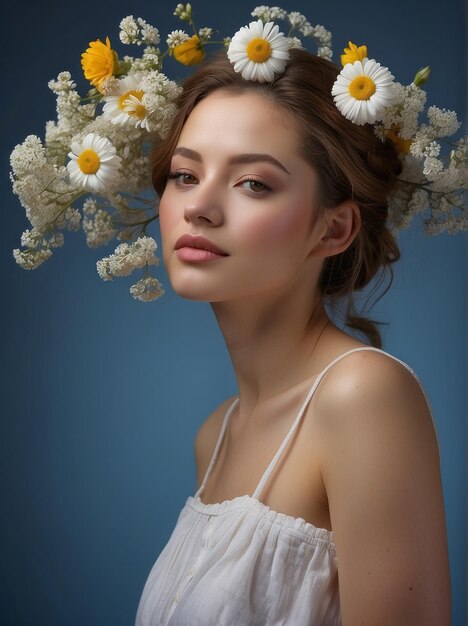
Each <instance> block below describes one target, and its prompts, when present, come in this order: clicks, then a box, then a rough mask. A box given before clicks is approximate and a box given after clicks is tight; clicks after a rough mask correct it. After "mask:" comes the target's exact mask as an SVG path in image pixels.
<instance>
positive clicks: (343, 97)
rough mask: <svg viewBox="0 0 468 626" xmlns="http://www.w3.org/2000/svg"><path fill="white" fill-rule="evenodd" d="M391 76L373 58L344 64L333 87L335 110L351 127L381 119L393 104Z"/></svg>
mask: <svg viewBox="0 0 468 626" xmlns="http://www.w3.org/2000/svg"><path fill="white" fill-rule="evenodd" d="M393 84H394V83H393V75H392V74H391V73H390V71H389V70H388V69H387V68H386V67H383V66H381V65H380V63H377V61H375V60H374V59H368V58H365V59H363V60H362V61H354V63H347V64H346V65H345V66H344V67H343V69H342V70H341V72H340V74H339V76H338V78H337V79H336V81H335V84H334V85H333V88H332V95H333V97H334V100H335V104H336V106H337V108H338V109H339V110H340V111H341V113H342V114H343V115H344V116H345V117H346V118H347V119H348V120H351V121H352V122H353V123H354V124H357V125H358V126H361V125H362V124H366V123H370V124H372V123H373V122H376V121H377V120H381V119H382V116H383V114H384V111H385V109H386V107H388V106H389V105H391V104H392V102H393V98H394V95H393Z"/></svg>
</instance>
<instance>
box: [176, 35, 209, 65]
mask: <svg viewBox="0 0 468 626" xmlns="http://www.w3.org/2000/svg"><path fill="white" fill-rule="evenodd" d="M173 54H174V57H175V59H176V60H177V61H179V63H182V64H183V65H196V64H197V63H200V61H202V60H203V58H204V56H205V50H204V49H203V46H202V45H201V42H200V39H199V37H198V36H197V35H193V37H191V38H190V39H187V41H184V42H183V43H181V44H179V45H178V46H175V48H174V49H173Z"/></svg>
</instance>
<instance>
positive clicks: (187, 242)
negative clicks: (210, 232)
mask: <svg viewBox="0 0 468 626" xmlns="http://www.w3.org/2000/svg"><path fill="white" fill-rule="evenodd" d="M174 247H175V249H176V250H178V249H179V248H185V247H187V248H197V249H200V250H208V251H210V252H215V253H216V254H221V255H224V256H227V252H225V251H224V250H221V249H220V248H218V246H217V245H215V244H214V243H213V242H211V241H210V240H209V239H207V238H206V237H202V236H201V235H190V234H189V233H186V234H185V235H182V237H179V239H178V240H177V241H176V243H175V246H174Z"/></svg>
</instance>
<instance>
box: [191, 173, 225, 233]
mask: <svg viewBox="0 0 468 626" xmlns="http://www.w3.org/2000/svg"><path fill="white" fill-rule="evenodd" d="M184 219H185V221H186V222H192V223H194V224H199V223H203V224H211V225H212V226H219V225H220V224H222V223H223V220H224V213H223V203H222V199H221V197H220V193H219V192H218V191H217V190H216V189H215V188H214V186H213V185H206V186H205V185H203V184H201V183H199V184H198V185H197V189H196V190H195V191H194V193H192V194H190V198H188V199H187V203H186V205H185V210H184Z"/></svg>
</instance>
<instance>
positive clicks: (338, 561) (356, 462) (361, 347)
mask: <svg viewBox="0 0 468 626" xmlns="http://www.w3.org/2000/svg"><path fill="white" fill-rule="evenodd" d="M337 73H338V69H337V68H336V67H335V66H334V65H333V64H331V63H330V62H329V61H325V60H322V59H320V58H318V57H316V56H314V55H312V54H309V53H308V52H305V51H303V50H297V49H295V50H291V58H290V60H289V62H288V64H287V66H286V69H285V71H284V72H282V73H279V74H278V75H277V76H276V77H275V79H274V80H273V81H270V82H264V83H259V82H254V81H249V80H244V79H243V78H242V77H241V75H240V74H239V73H237V72H236V71H234V69H233V67H232V65H231V63H230V62H229V60H228V59H227V58H226V56H225V55H224V54H222V55H221V56H219V57H217V58H215V59H214V60H212V61H210V62H207V63H206V64H205V65H203V66H202V67H200V69H199V70H198V71H197V72H195V73H194V74H193V75H192V76H191V77H190V78H189V79H187V80H186V82H185V84H184V91H183V94H182V96H181V97H180V100H179V108H178V114H177V115H176V117H175V119H174V122H173V125H172V130H171V132H170V134H169V136H168V138H167V140H166V141H165V142H164V143H163V144H162V145H160V146H158V147H157V148H156V150H155V152H154V159H153V166H154V177H153V182H154V186H155V189H156V191H157V192H158V194H159V195H160V198H161V202H160V207H159V215H160V222H161V234H162V243H163V257H164V262H165V265H166V267H167V270H168V274H169V277H170V280H171V283H172V286H173V288H174V290H175V291H176V292H177V293H178V294H180V295H181V296H182V297H185V298H189V299H194V300H203V301H208V302H210V303H211V305H212V307H213V311H214V313H215V315H216V318H217V321H218V323H219V325H220V328H221V331H222V333H223V335H224V337H225V340H226V344H227V347H228V350H229V353H230V356H231V358H232V364H233V368H234V371H235V374H236V377H237V381H238V388H239V392H238V395H237V396H236V397H234V398H229V399H228V400H226V402H224V403H223V404H222V405H221V406H220V407H219V408H218V409H217V410H216V411H214V413H213V414H212V415H210V416H209V417H208V418H207V419H206V421H205V422H204V423H203V425H202V426H201V428H200V430H199V432H198V435H197V438H196V442H195V451H196V460H197V468H198V485H199V489H198V491H197V493H196V494H195V495H194V496H190V497H189V498H188V500H187V502H186V505H185V506H184V508H183V510H182V512H181V513H180V516H179V519H178V521H177V525H176V527H175V529H174V531H173V534H172V536H171V538H170V540H169V542H168V544H167V545H166V547H165V549H164V550H163V552H162V553H161V555H160V556H159V558H158V560H157V561H156V563H155V565H154V567H153V569H152V571H151V573H150V575H149V578H148V580H147V582H146V585H145V588H144V590H143V594H142V597H141V600H140V605H139V608H138V613H137V618H136V624H137V626H150V625H151V626H155V625H156V624H171V625H174V626H175V625H177V626H181V625H182V624H184V625H185V624H193V625H203V626H211V625H213V626H214V625H216V626H227V625H232V626H234V625H237V626H247V625H255V626H260V625H262V626H271V625H275V624H284V625H288V626H336V625H338V624H342V625H343V626H358V625H359V626H377V625H378V626H396V625H398V626H448V625H449V622H450V607H449V597H450V590H449V568H448V557H447V543H446V530H445V520H444V507H443V496H442V490H441V479H440V468H439V456H438V445H437V438H436V434H435V431H434V426H433V422H432V419H431V413H430V408H429V406H428V403H427V401H426V398H425V394H424V391H423V389H422V387H421V386H420V383H419V381H418V379H417V377H416V375H415V374H414V372H412V370H411V369H410V368H409V366H408V365H406V364H405V363H403V362H402V361H400V360H398V359H397V358H395V357H393V356H391V355H389V354H387V353H386V352H383V351H382V350H380V349H379V348H380V345H381V343H380V337H379V334H378V331H377V329H376V327H375V325H374V324H373V323H372V322H371V321H369V320H365V319H363V318H361V317H359V316H357V315H356V314H354V311H353V308H352V306H349V307H348V316H347V319H346V322H347V324H348V326H349V327H351V328H354V329H358V330H361V331H363V333H364V334H365V335H367V337H368V338H369V340H370V343H371V344H372V345H371V346H369V345H368V344H366V343H363V342H362V341H360V340H358V339H356V338H355V337H353V336H351V335H350V334H348V333H347V332H345V331H344V330H342V329H340V328H339V327H338V326H337V325H336V324H335V323H334V322H333V321H332V319H331V318H330V316H329V313H328V311H327V308H326V306H325V305H327V304H329V303H333V302H334V301H335V300H336V299H338V298H339V299H340V300H342V299H343V297H348V296H350V295H351V294H352V292H353V291H354V290H358V289H361V288H363V287H365V286H366V285H367V284H368V283H369V281H371V279H372V278H374V277H375V276H376V274H377V273H378V272H379V270H381V269H382V268H383V269H385V268H388V267H389V265H390V264H391V263H393V262H394V261H395V260H397V259H398V257H399V252H398V248H397V245H396V242H395V240H394V238H393V237H392V235H391V233H390V232H389V230H388V229H387V227H386V218H387V213H388V209H387V197H388V195H389V193H390V192H391V191H392V189H393V187H394V185H395V182H396V180H397V177H398V174H399V173H400V162H399V159H398V155H397V153H396V150H395V148H394V147H393V145H392V144H391V143H390V142H388V141H387V142H382V141H381V140H380V139H378V138H377V137H376V136H375V134H374V132H373V128H372V127H371V126H370V125H368V124H367V125H364V126H357V125H355V124H353V123H351V122H350V121H348V120H347V119H345V117H344V116H343V115H342V114H341V113H340V112H339V111H338V109H337V108H336V106H335V104H334V102H333V98H332V96H331V89H332V85H333V83H334V81H335V79H336V76H337ZM182 383H183V381H181V384H182Z"/></svg>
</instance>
